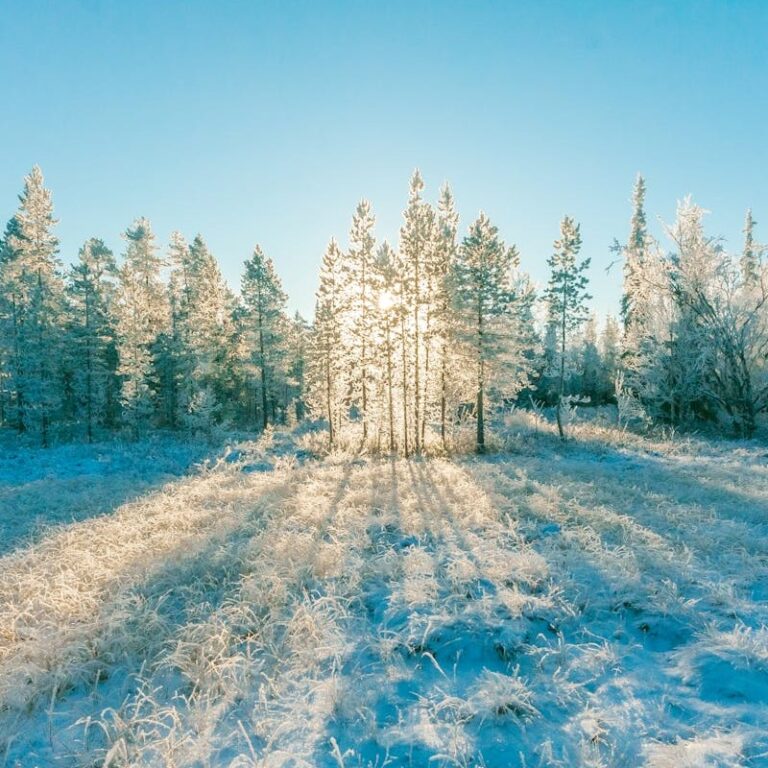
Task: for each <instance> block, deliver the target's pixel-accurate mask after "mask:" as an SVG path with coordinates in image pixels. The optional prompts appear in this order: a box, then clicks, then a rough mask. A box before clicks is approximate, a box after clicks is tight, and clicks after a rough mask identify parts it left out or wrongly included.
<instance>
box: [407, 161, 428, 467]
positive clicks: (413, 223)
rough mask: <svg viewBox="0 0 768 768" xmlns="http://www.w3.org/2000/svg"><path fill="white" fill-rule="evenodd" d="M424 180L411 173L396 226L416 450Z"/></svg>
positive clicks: (420, 428)
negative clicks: (408, 334) (407, 312)
mask: <svg viewBox="0 0 768 768" xmlns="http://www.w3.org/2000/svg"><path fill="white" fill-rule="evenodd" d="M423 189H424V182H423V181H422V178H421V174H420V173H419V171H418V169H417V170H415V171H414V173H413V176H412V177H411V183H410V191H409V196H408V207H407V208H406V210H405V213H404V214H403V216H404V218H405V222H404V224H403V226H402V228H401V229H400V255H401V258H402V261H403V266H404V274H403V279H404V286H405V294H404V297H403V298H404V301H405V303H406V304H407V306H408V307H409V309H410V313H411V319H410V330H411V333H412V339H411V344H410V346H411V353H412V357H413V425H414V426H413V430H414V431H413V447H414V450H415V451H416V453H420V452H421V449H422V435H423V432H424V420H425V417H426V408H425V403H424V400H425V397H424V391H423V387H424V383H425V378H426V376H425V375H424V370H423V366H424V363H425V354H426V350H425V348H424V339H423V330H424V328H425V326H426V321H425V305H426V299H427V296H428V293H427V286H428V273H429V261H430V259H431V254H430V248H431V247H432V244H433V242H434V232H433V229H434V212H433V211H432V208H431V207H430V206H429V205H428V204H427V203H425V202H424V201H423V200H422V197H421V194H422V191H423Z"/></svg>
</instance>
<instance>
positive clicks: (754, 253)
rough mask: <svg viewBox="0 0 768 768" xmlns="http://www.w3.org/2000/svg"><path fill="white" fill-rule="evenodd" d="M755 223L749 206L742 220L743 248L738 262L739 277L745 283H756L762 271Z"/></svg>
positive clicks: (760, 247)
mask: <svg viewBox="0 0 768 768" xmlns="http://www.w3.org/2000/svg"><path fill="white" fill-rule="evenodd" d="M756 224H757V222H756V221H755V220H754V218H753V217H752V209H751V208H750V209H749V210H747V215H746V219H745V221H744V250H743V251H742V253H741V260H740V262H739V266H740V267H741V277H742V280H743V282H744V283H745V284H746V285H757V284H758V283H759V281H760V276H761V273H762V270H761V266H762V255H763V247H762V246H761V245H760V244H759V243H758V242H757V241H756V240H755V225H756Z"/></svg>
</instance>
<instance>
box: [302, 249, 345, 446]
mask: <svg viewBox="0 0 768 768" xmlns="http://www.w3.org/2000/svg"><path fill="white" fill-rule="evenodd" d="M342 280H343V273H342V253H341V250H340V249H339V246H338V245H337V243H336V241H335V240H331V242H330V243H329V244H328V247H327V248H326V251H325V254H324V255H323V261H322V265H321V267H320V285H319V287H318V289H317V294H316V304H315V321H314V325H313V328H312V334H311V342H310V345H311V347H310V371H309V374H310V376H309V398H310V407H311V409H312V411H313V412H314V413H316V414H323V415H324V416H325V418H326V419H327V420H328V441H329V444H330V448H331V449H333V448H334V447H335V445H336V438H337V433H338V430H339V428H340V422H341V415H342V413H343V412H345V411H346V407H347V403H346V402H345V399H344V395H343V391H342V387H343V373H344V370H345V368H346V361H345V354H344V347H343V335H342V334H343V329H342V321H343V318H342V309H343V305H344V298H345V297H344V290H343V282H342Z"/></svg>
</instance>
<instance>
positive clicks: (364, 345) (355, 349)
mask: <svg viewBox="0 0 768 768" xmlns="http://www.w3.org/2000/svg"><path fill="white" fill-rule="evenodd" d="M374 224H375V218H374V216H373V213H372V211H371V205H370V203H369V202H368V201H367V200H361V201H360V203H359V204H358V206H357V209H356V210H355V214H354V216H353V217H352V227H351V229H350V233H349V249H348V251H347V254H346V258H345V259H344V261H343V270H344V280H345V286H346V295H345V298H344V306H343V312H344V316H345V318H346V323H345V327H346V332H347V338H348V343H349V351H350V355H349V357H348V361H349V363H350V369H349V371H348V377H349V387H350V392H351V394H352V404H353V405H354V406H355V407H356V409H357V410H358V411H359V413H360V419H361V421H362V429H363V435H362V439H363V443H364V444H365V443H367V441H368V438H369V431H370V425H371V423H372V421H374V418H375V416H374V413H373V403H372V397H373V392H374V390H375V387H376V384H375V368H376V367H375V365H374V358H373V355H374V349H373V342H372V335H373V322H374V319H375V313H376V306H377V302H378V297H377V296H376V295H375V294H374V289H373V260H374V247H375V243H376V241H375V238H374V235H373V227H374Z"/></svg>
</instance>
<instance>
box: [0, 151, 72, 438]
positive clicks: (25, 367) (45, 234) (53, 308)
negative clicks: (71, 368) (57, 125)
mask: <svg viewBox="0 0 768 768" xmlns="http://www.w3.org/2000/svg"><path fill="white" fill-rule="evenodd" d="M19 200H20V205H19V209H18V212H17V213H16V215H15V216H14V219H13V220H12V221H13V223H12V224H11V225H9V229H8V231H7V232H6V236H5V238H4V247H3V256H2V260H1V261H0V289H1V292H2V308H1V309H0V312H1V313H2V323H3V333H2V337H3V346H4V348H5V350H6V352H5V354H4V357H5V360H6V364H7V365H8V374H9V375H8V387H9V389H10V390H11V395H10V398H9V400H10V403H9V404H10V406H11V410H12V413H13V415H12V417H11V418H12V421H13V423H14V424H15V425H16V427H17V429H18V430H19V431H24V432H28V433H29V434H32V435H34V436H35V437H37V438H39V439H40V441H41V443H42V444H43V445H44V446H46V445H48V444H49V440H50V430H51V425H52V422H53V420H54V419H55V418H56V417H57V416H58V414H59V410H60V406H61V402H62V391H63V380H62V376H63V370H62V362H61V361H62V353H63V348H64V342H65V334H66V318H65V299H64V282H63V279H62V276H61V273H60V268H61V266H60V262H59V259H58V255H57V254H58V240H57V238H56V236H55V235H54V234H53V227H54V226H55V225H56V223H57V222H56V220H55V219H54V218H53V202H52V198H51V193H50V191H49V190H48V189H46V187H45V183H44V179H43V174H42V171H41V170H40V168H39V167H38V166H35V167H34V168H33V169H32V171H31V172H30V174H29V175H28V176H27V177H26V178H25V180H24V190H23V192H22V193H21V195H20V196H19Z"/></svg>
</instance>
